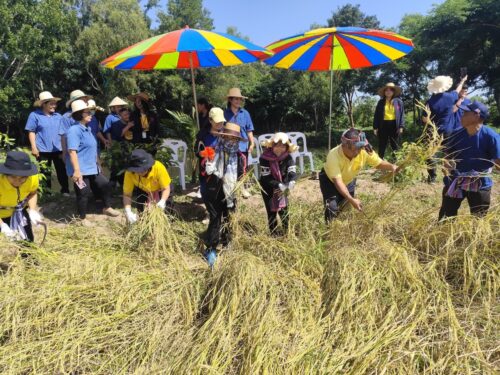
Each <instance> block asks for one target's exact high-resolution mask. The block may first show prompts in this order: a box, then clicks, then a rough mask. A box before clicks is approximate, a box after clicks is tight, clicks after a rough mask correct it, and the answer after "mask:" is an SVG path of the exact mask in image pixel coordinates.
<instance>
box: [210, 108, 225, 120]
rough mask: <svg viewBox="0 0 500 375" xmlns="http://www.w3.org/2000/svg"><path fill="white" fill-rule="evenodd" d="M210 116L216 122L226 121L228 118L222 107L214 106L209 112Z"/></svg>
mask: <svg viewBox="0 0 500 375" xmlns="http://www.w3.org/2000/svg"><path fill="white" fill-rule="evenodd" d="M208 118H209V119H210V120H212V121H213V122H215V123H216V124H218V123H220V122H226V118H225V117H224V111H223V110H222V108H219V107H213V108H212V109H211V110H210V111H209V112H208Z"/></svg>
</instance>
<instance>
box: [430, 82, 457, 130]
mask: <svg viewBox="0 0 500 375" xmlns="http://www.w3.org/2000/svg"><path fill="white" fill-rule="evenodd" d="M457 100H458V93H457V92H456V91H450V92H443V93H441V94H433V95H432V96H431V97H430V98H429V100H428V101H427V105H428V106H429V108H430V110H431V120H432V121H433V122H434V124H435V125H436V126H437V128H438V132H439V133H440V134H445V135H448V134H450V133H451V132H453V130H455V129H458V128H460V127H461V125H460V123H458V124H457V116H455V112H453V107H454V106H455V103H456V102H457Z"/></svg>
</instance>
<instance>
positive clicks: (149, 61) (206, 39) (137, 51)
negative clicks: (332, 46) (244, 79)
mask: <svg viewBox="0 0 500 375" xmlns="http://www.w3.org/2000/svg"><path fill="white" fill-rule="evenodd" d="M272 54H273V53H272V52H270V51H268V50H266V49H264V48H262V47H259V46H257V45H255V44H252V43H250V42H248V41H246V40H243V39H240V38H238V37H235V36H233V35H229V34H224V33H218V32H213V31H205V30H196V29H190V28H189V27H188V26H186V27H185V28H184V29H180V30H176V31H172V32H169V33H166V34H162V35H157V36H154V37H152V38H149V39H146V40H144V41H142V42H139V43H137V44H134V45H133V46H130V47H127V48H125V49H123V50H121V51H120V52H117V53H115V54H114V55H113V56H110V57H108V58H107V59H106V60H104V61H102V62H101V65H103V66H104V67H106V68H111V69H115V70H156V69H191V83H192V86H193V97H194V102H195V103H196V88H195V85H194V71H193V69H194V68H211V67H219V66H231V65H239V64H246V63H251V62H254V61H258V60H262V59H264V58H267V57H269V56H270V55H272ZM197 121H198V118H197Z"/></svg>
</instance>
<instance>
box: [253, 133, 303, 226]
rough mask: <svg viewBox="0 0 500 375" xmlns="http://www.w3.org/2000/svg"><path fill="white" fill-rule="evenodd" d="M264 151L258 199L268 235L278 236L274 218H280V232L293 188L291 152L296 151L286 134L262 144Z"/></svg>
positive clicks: (295, 176)
mask: <svg viewBox="0 0 500 375" xmlns="http://www.w3.org/2000/svg"><path fill="white" fill-rule="evenodd" d="M262 147H264V148H265V150H264V152H263V153H262V155H261V156H260V160H259V165H260V176H261V177H260V180H259V182H260V185H261V187H262V198H263V199H264V205H265V207H266V212H267V220H268V225H269V231H270V232H271V235H273V236H277V235H281V234H283V233H280V232H279V231H278V230H277V228H278V215H279V216H280V218H281V224H282V226H283V232H284V233H286V231H287V230H288V195H289V193H290V192H291V191H292V190H293V188H294V187H295V182H296V180H297V170H296V166H295V162H294V160H293V158H292V157H291V156H290V154H291V153H293V152H296V151H297V150H298V149H299V148H298V146H297V145H294V144H293V143H292V142H291V141H290V139H289V138H288V135H286V133H282V132H278V133H276V134H274V136H273V137H272V138H271V139H268V140H266V141H264V142H262Z"/></svg>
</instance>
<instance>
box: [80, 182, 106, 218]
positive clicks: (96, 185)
mask: <svg viewBox="0 0 500 375" xmlns="http://www.w3.org/2000/svg"><path fill="white" fill-rule="evenodd" d="M83 181H84V182H85V184H86V185H87V186H85V187H84V188H83V189H80V188H79V187H78V186H76V184H74V189H75V193H76V208H77V210H78V216H80V219H85V217H86V216H87V207H88V203H89V197H90V193H91V192H92V193H93V194H94V198H96V197H99V198H100V199H102V201H103V204H104V208H107V207H111V194H110V193H111V192H110V190H111V189H110V186H109V181H108V179H107V178H106V177H104V176H103V175H102V174H97V175H91V176H83Z"/></svg>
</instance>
